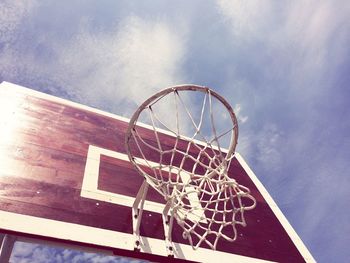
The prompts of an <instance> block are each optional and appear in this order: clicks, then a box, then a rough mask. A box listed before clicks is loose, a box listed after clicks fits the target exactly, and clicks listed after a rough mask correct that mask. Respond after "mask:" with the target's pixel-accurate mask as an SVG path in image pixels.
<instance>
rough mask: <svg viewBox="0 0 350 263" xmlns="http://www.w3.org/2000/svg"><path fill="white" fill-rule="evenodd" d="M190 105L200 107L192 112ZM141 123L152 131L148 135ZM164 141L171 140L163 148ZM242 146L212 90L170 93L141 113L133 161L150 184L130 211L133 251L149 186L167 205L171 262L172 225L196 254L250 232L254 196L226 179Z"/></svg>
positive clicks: (129, 137) (131, 142)
mask: <svg viewBox="0 0 350 263" xmlns="http://www.w3.org/2000/svg"><path fill="white" fill-rule="evenodd" d="M189 103H191V105H193V104H199V105H200V106H201V107H191V110H190V108H189V107H188V106H187V105H188V104H189ZM172 107H173V108H172ZM194 108H197V110H194ZM198 108H200V109H198ZM164 109H166V110H168V114H165V113H164ZM191 111H192V112H191ZM220 118H222V119H220ZM139 121H142V122H146V123H147V124H148V125H150V128H151V132H150V131H149V130H146V129H145V127H144V126H142V125H137V123H138V122H139ZM148 128H149V127H148ZM159 133H166V134H169V139H166V140H164V139H163V140H164V141H163V140H162V141H160V139H159V138H160V136H159ZM151 138H152V139H153V140H151ZM237 138H238V124H237V119H236V116H235V114H234V112H233V110H232V107H231V106H230V105H229V104H228V103H227V101H226V100H225V99H224V98H223V97H221V96H220V95H219V94H217V93H216V92H214V91H213V90H211V89H209V88H207V87H200V86H195V85H183V86H176V87H171V88H167V89H165V90H163V91H161V92H158V93H157V94H155V95H154V96H152V97H150V98H149V99H147V100H146V101H145V102H144V103H143V104H142V105H141V106H140V107H139V108H138V109H137V110H136V112H135V113H134V115H133V116H132V118H131V120H130V122H129V126H128V129H127V132H126V149H127V153H128V156H129V159H130V161H131V163H132V164H133V165H134V167H135V168H136V170H137V171H138V172H139V173H140V175H142V176H143V177H144V178H145V181H144V183H143V184H142V186H141V188H140V190H139V193H138V195H137V197H136V199H135V203H134V206H133V232H134V235H135V249H137V250H138V249H140V242H141V240H140V232H139V227H140V223H141V216H142V211H143V204H144V201H145V197H146V193H147V189H148V185H150V186H151V187H153V188H154V189H155V190H156V191H157V192H159V193H160V194H161V195H162V196H163V197H164V199H165V201H166V205H165V208H164V210H163V215H162V216H163V223H164V233H165V239H166V245H167V251H168V255H170V256H172V255H173V247H172V238H171V234H172V227H173V219H174V218H175V219H176V222H177V224H178V225H179V226H180V227H181V228H182V230H183V238H185V239H187V240H188V242H189V244H190V245H191V246H192V248H193V249H197V248H198V247H199V246H200V245H201V244H206V245H207V246H209V247H210V248H211V249H214V250H215V249H216V246H217V244H218V242H219V240H220V239H225V240H227V241H230V242H232V241H235V240H236V238H237V229H236V225H241V226H245V225H246V221H245V217H244V212H245V211H247V210H251V209H253V208H254V207H255V206H256V200H255V198H254V197H253V196H252V195H251V194H250V190H249V189H248V188H247V187H245V186H243V185H240V184H239V183H238V182H237V181H236V180H235V179H234V178H231V177H229V176H228V169H229V167H230V163H231V160H232V159H233V158H234V154H235V148H236V144H237ZM184 141H185V142H184ZM184 143H186V144H185V147H184V145H183V144H184ZM180 144H181V147H179V145H180ZM181 149H182V150H181ZM183 149H186V150H185V151H184V150H183Z"/></svg>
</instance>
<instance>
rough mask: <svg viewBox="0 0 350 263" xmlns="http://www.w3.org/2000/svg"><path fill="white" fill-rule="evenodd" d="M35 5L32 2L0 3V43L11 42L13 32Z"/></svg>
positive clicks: (25, 0)
mask: <svg viewBox="0 0 350 263" xmlns="http://www.w3.org/2000/svg"><path fill="white" fill-rule="evenodd" d="M35 5H36V1H34V0H23V1H11V0H2V1H1V2H0V42H2V41H11V40H13V36H14V31H15V30H16V28H17V27H18V26H19V25H20V23H21V22H22V19H23V18H24V17H25V16H26V15H27V14H28V13H29V12H30V11H31V10H32V8H33V7H34V6H35Z"/></svg>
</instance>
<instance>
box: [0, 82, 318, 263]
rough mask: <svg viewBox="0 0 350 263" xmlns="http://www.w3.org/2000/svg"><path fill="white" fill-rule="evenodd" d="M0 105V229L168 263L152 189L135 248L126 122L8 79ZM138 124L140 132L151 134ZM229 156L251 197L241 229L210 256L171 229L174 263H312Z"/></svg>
mask: <svg viewBox="0 0 350 263" xmlns="http://www.w3.org/2000/svg"><path fill="white" fill-rule="evenodd" d="M0 107H1V111H0V123H1V136H0V168H1V169H0V229H2V230H3V231H10V232H15V233H16V234H18V235H24V236H25V235H29V236H31V237H36V238H40V239H44V240H45V239H54V240H57V241H61V242H64V243H72V244H80V245H82V246H93V247H100V248H102V249H108V250H112V251H114V252H115V253H116V254H120V255H127V256H132V257H137V258H143V259H149V260H152V261H165V260H169V259H168V258H166V257H167V253H166V248H165V241H164V232H163V227H162V226H161V225H162V218H161V212H162V210H163V207H164V203H165V201H164V199H163V197H162V196H161V195H160V194H159V193H157V192H156V191H155V190H153V189H150V190H149V192H148V194H147V199H146V202H145V207H144V209H145V211H144V213H143V217H142V222H141V227H140V231H141V238H142V241H143V242H142V243H143V245H142V246H141V251H140V252H137V251H134V239H133V235H132V220H131V207H132V204H133V202H134V200H135V196H136V194H137V192H138V190H139V188H140V186H141V184H142V182H143V178H142V177H141V176H140V175H139V174H138V173H137V171H135V169H134V168H133V167H132V165H131V164H130V162H129V159H128V156H127V154H126V152H125V145H124V139H125V138H124V137H125V131H126V129H127V126H128V119H126V118H123V117H120V116H116V115H113V114H110V113H106V112H102V111H99V110H96V109H93V108H90V107H87V106H83V105H80V104H77V103H73V102H70V101H67V100H63V99H60V98H56V97H53V96H50V95H46V94H43V93H40V92H37V91H33V90H30V89H26V88H24V87H20V86H17V85H14V84H10V83H6V82H3V83H1V84H0ZM140 125H141V126H142V124H140ZM143 128H144V132H145V136H146V135H147V132H149V131H148V129H149V128H148V126H146V125H144V127H143ZM161 136H162V139H163V140H164V141H166V140H167V138H168V136H171V135H169V134H162V135H161ZM235 156H236V157H235V159H234V160H233V161H232V162H231V166H230V169H229V172H230V173H232V176H233V175H234V176H235V178H236V179H237V180H238V181H240V182H241V183H242V184H244V185H246V186H247V187H249V188H250V189H251V192H252V195H254V197H255V198H256V200H257V206H256V208H255V209H254V210H252V211H249V214H248V215H247V217H246V220H247V224H248V226H247V227H245V228H244V227H238V229H237V230H238V233H239V235H238V238H237V240H236V241H235V242H233V243H231V242H227V241H221V242H220V243H219V244H218V246H217V250H215V251H214V250H211V249H208V248H207V247H205V246H201V247H199V248H198V249H197V250H193V249H192V248H191V246H190V245H189V244H188V243H187V240H185V239H184V238H183V237H182V231H181V229H180V228H179V227H178V226H177V225H176V224H174V228H173V242H174V249H175V250H174V256H175V259H174V261H176V260H177V259H178V260H181V261H182V260H188V261H195V262H213V261H215V260H218V259H219V258H220V261H221V262H314V259H313V258H312V256H311V254H310V253H309V252H308V250H307V248H306V247H305V246H304V244H303V243H302V241H301V240H300V238H299V237H298V235H297V234H296V233H295V231H294V230H293V228H292V227H291V226H290V224H289V223H288V221H287V220H286V218H285V217H284V216H283V214H282V213H281V211H280V210H279V209H278V207H277V205H276V204H275V202H274V201H273V200H272V198H271V197H270V195H269V194H268V192H267V191H266V189H265V188H264V186H263V185H262V184H261V183H260V182H259V180H258V179H257V177H256V176H255V175H254V173H253V172H252V170H251V169H250V168H249V166H248V165H247V163H246V162H245V161H244V160H243V158H242V156H240V155H239V154H238V153H237V154H236V155H235ZM39 226H40V227H39Z"/></svg>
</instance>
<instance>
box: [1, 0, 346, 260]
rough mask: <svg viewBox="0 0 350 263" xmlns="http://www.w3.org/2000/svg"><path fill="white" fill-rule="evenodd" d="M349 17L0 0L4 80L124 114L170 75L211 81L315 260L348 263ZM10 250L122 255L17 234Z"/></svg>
mask: <svg viewBox="0 0 350 263" xmlns="http://www.w3.org/2000/svg"><path fill="white" fill-rule="evenodd" d="M349 16H350V2H349V1H346V0H344V1H342V0H321V1H316V0H304V1H299V0H296V1H288V2H287V1H283V2H282V1H268V0H266V1H256V0H251V1H237V0H232V1H229V0H217V1H214V0H213V1H184V0H179V1H155V0H154V1H147V0H146V1H114V0H101V1H92V0H91V1H90V0H85V1H78V0H73V1H66V0H63V1H50V0H46V1H38V0H21V1H19V0H18V1H14V0H0V82H1V81H8V82H13V83H16V84H19V85H23V86H25V87H28V88H32V89H36V90H39V91H42V92H46V93H49V94H52V95H55V96H59V97H62V98H66V99H69V100H72V101H75V102H79V103H82V104H85V105H89V106H92V107H96V108H99V109H102V110H105V111H108V112H112V113H115V114H118V115H123V116H126V117H131V114H132V113H133V111H134V110H135V109H136V107H137V105H139V104H140V103H141V102H142V101H143V100H145V99H146V98H148V97H149V96H150V95H152V94H153V93H155V92H156V91H159V90H161V89H162V88H165V87H168V86H173V85H178V84H182V83H194V84H198V85H204V86H209V87H211V88H213V89H215V90H216V91H217V92H218V93H220V94H221V95H222V96H223V97H225V98H226V99H227V100H228V101H229V103H231V105H233V107H234V108H235V110H236V114H237V116H238V121H239V138H238V146H237V151H238V152H239V153H240V154H241V155H243V157H244V158H245V159H246V160H247V162H248V163H249V165H250V167H251V168H252V169H253V170H254V172H255V174H257V176H258V178H259V179H260V180H261V181H262V183H263V184H264V185H265V187H266V188H267V189H268V191H269V193H270V194H271V196H272V197H273V198H274V200H275V201H276V202H277V204H278V205H279V207H280V209H281V210H282V212H283V213H284V214H285V216H286V217H287V218H288V220H289V222H290V223H291V225H292V226H293V227H294V229H295V230H296V232H297V233H298V234H299V236H300V237H301V238H302V240H303V241H304V243H305V245H306V246H307V247H308V249H309V250H310V251H311V253H312V255H313V256H314V257H315V259H316V260H317V261H319V262H346V261H347V260H348V259H349V258H350V250H349V248H348V246H349V244H350V224H349V222H350V212H349V201H350V191H349V189H350V175H349V169H348V163H349V157H350V119H349V115H350V107H349V101H350V88H349V83H350V54H349V53H350V49H349V46H350V22H349ZM39 252H40V253H39ZM73 257H76V259H75V261H74V260H73V259H72V258H73ZM84 257H85V260H84ZM89 257H90V258H89ZM94 257H95V258H96V257H97V259H94ZM80 258H81V260H82V261H79V260H80ZM12 259H13V261H14V262H33V261H35V262H67V259H69V260H71V262H118V261H119V262H125V261H123V259H116V258H105V259H104V260H105V261H102V256H101V255H94V254H85V253H81V252H77V251H70V250H67V249H53V248H49V247H45V246H42V245H29V244H25V243H17V244H16V246H15V250H14V253H13V255H12Z"/></svg>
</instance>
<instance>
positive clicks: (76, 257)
mask: <svg viewBox="0 0 350 263" xmlns="http://www.w3.org/2000/svg"><path fill="white" fill-rule="evenodd" d="M10 261H11V262H15V263H30V262H36V263H66V262H70V263H126V262H132V263H141V262H146V261H143V260H138V259H130V258H120V257H116V256H106V255H101V254H94V253H86V252H80V251H76V250H70V249H64V248H60V247H52V246H42V245H36V244H31V243H24V242H16V243H15V246H14V251H13V253H12V255H11V259H10Z"/></svg>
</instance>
